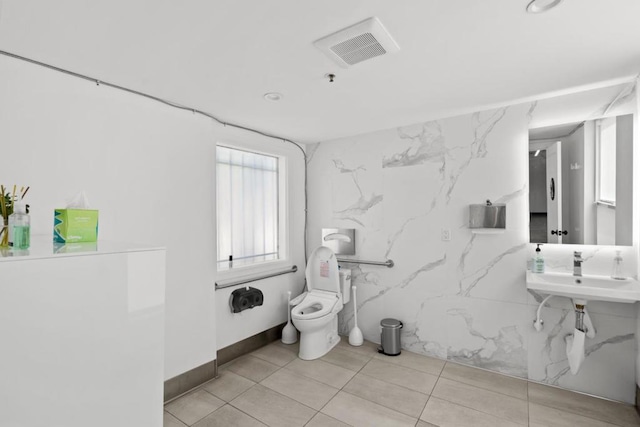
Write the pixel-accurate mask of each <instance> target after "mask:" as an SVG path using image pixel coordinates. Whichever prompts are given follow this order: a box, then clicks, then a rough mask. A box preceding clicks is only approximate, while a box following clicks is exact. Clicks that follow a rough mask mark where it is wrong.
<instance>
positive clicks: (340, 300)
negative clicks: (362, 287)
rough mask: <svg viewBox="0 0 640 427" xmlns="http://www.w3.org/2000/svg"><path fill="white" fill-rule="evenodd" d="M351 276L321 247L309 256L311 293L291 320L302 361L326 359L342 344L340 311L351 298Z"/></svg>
mask: <svg viewBox="0 0 640 427" xmlns="http://www.w3.org/2000/svg"><path fill="white" fill-rule="evenodd" d="M350 273H351V272H350V270H340V271H339V270H338V260H337V259H336V256H335V254H334V253H333V251H332V250H331V249H329V248H327V247H324V246H320V247H318V248H317V249H316V250H314V251H313V253H312V254H311V256H310V257H309V260H308V261H307V268H306V271H305V276H306V278H307V294H306V295H305V296H304V298H303V300H302V301H301V302H300V304H298V305H296V306H295V307H294V308H293V309H292V310H291V320H292V321H293V324H294V326H295V327H296V328H297V329H298V330H299V331H300V353H299V355H298V356H299V357H300V359H303V360H313V359H317V358H319V357H322V356H324V355H325V354H327V353H328V352H329V350H331V349H332V348H333V347H335V345H336V344H338V342H340V337H339V336H338V312H340V310H342V307H343V306H344V304H346V303H348V302H349V299H350V294H351V292H350V288H351V274H350Z"/></svg>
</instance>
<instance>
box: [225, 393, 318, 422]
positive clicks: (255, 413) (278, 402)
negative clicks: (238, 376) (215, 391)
mask: <svg viewBox="0 0 640 427" xmlns="http://www.w3.org/2000/svg"><path fill="white" fill-rule="evenodd" d="M231 405H233V406H234V407H236V408H237V409H239V410H241V411H242V412H244V413H246V414H248V415H250V416H252V417H253V418H256V419H258V420H259V421H261V422H263V423H265V424H267V425H269V426H271V427H279V426H304V425H305V424H306V423H307V422H308V421H309V420H310V419H311V418H312V417H313V416H314V415H315V414H316V411H315V410H313V409H311V408H309V407H307V406H304V405H303V404H302V403H298V402H296V401H295V400H293V399H290V398H288V397H286V396H283V395H281V394H280V393H277V392H275V391H273V390H271V389H270V388H267V387H264V386H262V385H260V384H256V385H255V386H253V387H251V388H250V389H249V390H247V391H246V392H245V393H243V394H241V395H240V396H238V397H236V398H235V399H234V400H232V401H231Z"/></svg>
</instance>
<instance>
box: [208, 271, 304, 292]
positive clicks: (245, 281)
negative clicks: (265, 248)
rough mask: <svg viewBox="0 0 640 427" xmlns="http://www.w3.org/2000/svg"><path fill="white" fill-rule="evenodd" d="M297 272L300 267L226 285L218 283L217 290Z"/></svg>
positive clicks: (247, 278) (246, 278)
mask: <svg viewBox="0 0 640 427" xmlns="http://www.w3.org/2000/svg"><path fill="white" fill-rule="evenodd" d="M296 271H298V266H296V265H294V266H291V267H289V268H287V269H286V270H280V271H272V272H270V273H264V274H261V275H258V276H253V277H245V278H243V279H239V280H236V281H233V282H229V283H225V284H223V285H219V284H218V283H216V290H218V289H224V288H230V287H231V286H238V285H244V284H245V283H249V282H255V281H256V280H262V279H268V278H269V277H276V276H281V275H283V274H289V273H295V272H296Z"/></svg>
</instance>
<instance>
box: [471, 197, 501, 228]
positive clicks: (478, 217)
mask: <svg viewBox="0 0 640 427" xmlns="http://www.w3.org/2000/svg"><path fill="white" fill-rule="evenodd" d="M506 224H507V205H505V204H504V203H502V204H493V203H491V201H490V200H487V201H486V203H484V204H481V205H480V204H478V205H469V228H472V229H478V228H484V229H498V230H499V229H502V230H504V229H505V227H506Z"/></svg>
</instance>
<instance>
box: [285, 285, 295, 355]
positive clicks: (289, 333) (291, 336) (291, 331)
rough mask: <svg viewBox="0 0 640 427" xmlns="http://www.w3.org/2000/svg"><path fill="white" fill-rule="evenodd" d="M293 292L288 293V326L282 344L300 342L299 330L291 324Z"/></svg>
mask: <svg viewBox="0 0 640 427" xmlns="http://www.w3.org/2000/svg"><path fill="white" fill-rule="evenodd" d="M290 304H291V291H288V292H287V324H286V325H285V327H284V329H283V330H282V343H283V344H295V343H296V342H297V341H298V330H297V329H296V328H295V326H293V324H291V306H290Z"/></svg>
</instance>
